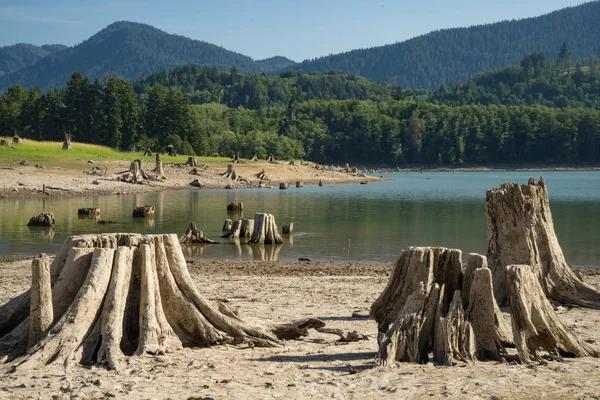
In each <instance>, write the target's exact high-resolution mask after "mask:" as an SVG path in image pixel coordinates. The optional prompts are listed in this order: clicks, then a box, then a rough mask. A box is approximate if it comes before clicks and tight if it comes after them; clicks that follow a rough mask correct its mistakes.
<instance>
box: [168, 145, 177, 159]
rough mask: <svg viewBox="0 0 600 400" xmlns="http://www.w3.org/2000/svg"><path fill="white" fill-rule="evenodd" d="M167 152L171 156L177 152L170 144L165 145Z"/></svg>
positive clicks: (175, 155) (174, 155)
mask: <svg viewBox="0 0 600 400" xmlns="http://www.w3.org/2000/svg"><path fill="white" fill-rule="evenodd" d="M167 154H168V155H170V156H171V157H177V152H176V151H175V147H173V145H172V144H170V145H168V146H167Z"/></svg>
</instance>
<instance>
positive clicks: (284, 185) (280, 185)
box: [279, 182, 290, 190]
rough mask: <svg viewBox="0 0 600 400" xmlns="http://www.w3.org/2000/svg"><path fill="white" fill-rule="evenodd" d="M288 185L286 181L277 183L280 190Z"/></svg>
mask: <svg viewBox="0 0 600 400" xmlns="http://www.w3.org/2000/svg"><path fill="white" fill-rule="evenodd" d="M289 187H290V185H289V184H288V183H287V182H281V183H280V184H279V189H282V190H285V189H287V188H289Z"/></svg>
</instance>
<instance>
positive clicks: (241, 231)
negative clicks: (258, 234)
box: [221, 218, 254, 239]
mask: <svg viewBox="0 0 600 400" xmlns="http://www.w3.org/2000/svg"><path fill="white" fill-rule="evenodd" d="M227 221H231V220H225V225H224V226H223V228H225V227H226V225H227ZM253 232H254V220H251V219H250V220H249V219H245V218H244V219H236V220H234V221H233V222H232V224H231V226H230V228H229V229H228V230H227V231H225V233H224V234H223V236H221V237H223V238H229V239H239V238H250V237H252V233H253Z"/></svg>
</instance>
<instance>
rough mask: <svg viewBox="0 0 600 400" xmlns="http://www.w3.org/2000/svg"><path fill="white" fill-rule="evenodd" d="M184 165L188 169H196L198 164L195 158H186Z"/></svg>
mask: <svg viewBox="0 0 600 400" xmlns="http://www.w3.org/2000/svg"><path fill="white" fill-rule="evenodd" d="M185 165H186V166H188V167H198V166H199V165H200V164H198V161H196V157H188V159H187V161H186V162H185Z"/></svg>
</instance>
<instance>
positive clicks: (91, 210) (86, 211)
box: [77, 207, 100, 215]
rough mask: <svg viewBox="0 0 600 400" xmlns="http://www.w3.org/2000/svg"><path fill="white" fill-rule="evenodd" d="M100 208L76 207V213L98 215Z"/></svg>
mask: <svg viewBox="0 0 600 400" xmlns="http://www.w3.org/2000/svg"><path fill="white" fill-rule="evenodd" d="M99 214H100V209H99V208H97V207H85V208H79V209H77V215H99Z"/></svg>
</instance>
